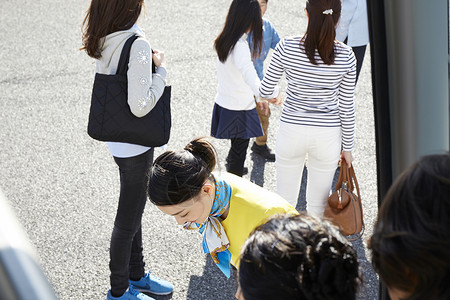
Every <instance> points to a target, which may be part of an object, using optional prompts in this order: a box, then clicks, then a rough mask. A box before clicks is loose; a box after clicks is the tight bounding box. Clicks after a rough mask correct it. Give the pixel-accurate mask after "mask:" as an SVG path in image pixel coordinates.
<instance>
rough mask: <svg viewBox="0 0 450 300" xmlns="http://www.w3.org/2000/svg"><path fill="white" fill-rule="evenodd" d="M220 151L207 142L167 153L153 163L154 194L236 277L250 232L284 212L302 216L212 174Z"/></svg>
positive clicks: (237, 181) (247, 185)
mask: <svg viewBox="0 0 450 300" xmlns="http://www.w3.org/2000/svg"><path fill="white" fill-rule="evenodd" d="M215 166H216V151H215V149H214V147H213V146H212V145H211V144H210V143H209V142H208V141H207V140H206V139H203V138H198V139H195V140H193V141H191V142H190V143H189V144H188V145H187V146H186V147H185V148H184V150H182V151H176V152H175V151H167V152H165V153H163V154H161V155H160V156H159V157H158V158H157V159H156V160H155V162H154V163H153V167H152V169H151V171H150V174H149V177H150V178H149V184H148V196H149V198H150V201H151V202H152V203H153V204H155V205H156V206H157V207H158V208H159V209H160V210H161V211H162V212H163V213H165V214H168V215H171V216H174V217H175V219H176V221H177V223H178V224H180V225H183V226H184V227H185V228H186V229H197V228H198V229H199V232H200V233H201V234H202V235H203V242H202V244H203V245H202V246H203V251H204V252H205V253H210V254H211V257H212V259H213V261H214V262H215V263H216V265H217V266H218V267H219V269H220V270H221V271H222V272H223V273H224V274H225V275H226V276H227V277H229V276H230V263H231V264H233V265H234V266H235V267H237V266H238V264H239V255H240V251H241V246H242V244H243V243H244V242H245V240H246V239H247V237H248V235H249V234H250V232H252V231H253V229H255V228H256V227H257V226H258V225H261V224H263V223H264V222H265V221H266V220H267V219H268V217H270V216H272V215H275V214H278V213H291V214H297V211H296V210H295V209H294V208H293V207H292V206H291V205H290V204H289V203H288V202H287V201H285V200H284V199H282V198H281V197H280V196H278V195H277V194H275V193H272V192H269V191H267V190H265V189H263V188H261V187H259V186H257V185H255V184H253V183H252V182H250V181H248V180H245V179H243V178H240V177H238V176H235V175H233V174H230V173H225V172H223V173H214V174H213V173H212V171H213V170H214V167H215Z"/></svg>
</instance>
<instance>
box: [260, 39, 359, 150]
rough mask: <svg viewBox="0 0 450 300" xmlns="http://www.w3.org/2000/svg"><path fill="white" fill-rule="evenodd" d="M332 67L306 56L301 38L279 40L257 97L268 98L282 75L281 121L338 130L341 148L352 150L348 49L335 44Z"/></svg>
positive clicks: (352, 79) (352, 65) (351, 63)
mask: <svg viewBox="0 0 450 300" xmlns="http://www.w3.org/2000/svg"><path fill="white" fill-rule="evenodd" d="M335 53H336V56H335V60H334V64H332V65H327V64H325V63H323V61H322V59H321V58H320V56H319V54H318V52H316V61H317V63H318V64H317V65H313V64H312V63H311V62H310V61H309V59H308V57H307V56H306V52H305V48H304V45H303V40H302V37H294V38H285V39H282V40H281V41H280V42H279V43H278V45H277V47H276V48H275V50H274V53H273V54H272V59H271V60H270V64H269V67H268V70H267V72H266V74H265V75H264V79H263V81H262V82H261V86H260V94H261V97H263V98H269V97H270V95H271V94H272V92H273V90H274V89H275V87H276V85H277V84H278V82H279V81H280V78H281V75H282V74H283V72H286V81H287V91H286V100H285V102H284V107H283V112H282V114H281V121H282V122H287V123H291V124H297V125H306V126H320V127H341V129H342V148H343V150H345V151H352V150H353V135H354V127H355V110H354V102H353V94H354V88H355V77H356V59H355V56H354V54H353V50H352V48H351V47H349V46H347V45H345V44H343V43H341V42H338V41H335Z"/></svg>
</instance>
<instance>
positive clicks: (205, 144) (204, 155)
mask: <svg viewBox="0 0 450 300" xmlns="http://www.w3.org/2000/svg"><path fill="white" fill-rule="evenodd" d="M184 150H186V151H189V152H191V153H192V154H193V155H194V156H197V157H198V158H200V159H201V160H203V161H204V162H205V163H206V165H207V167H208V171H209V172H212V171H213V170H214V168H215V166H216V156H217V155H216V149H215V148H214V146H213V145H212V144H211V143H210V142H209V141H208V140H207V139H206V138H205V137H200V138H196V139H194V140H192V141H190V142H189V144H187V145H186V147H184Z"/></svg>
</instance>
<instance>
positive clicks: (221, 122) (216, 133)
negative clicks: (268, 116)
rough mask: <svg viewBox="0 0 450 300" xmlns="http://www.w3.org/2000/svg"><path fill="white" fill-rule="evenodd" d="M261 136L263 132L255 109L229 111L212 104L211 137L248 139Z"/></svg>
mask: <svg viewBox="0 0 450 300" xmlns="http://www.w3.org/2000/svg"><path fill="white" fill-rule="evenodd" d="M263 135H264V132H263V130H262V127H261V122H260V121H259V117H258V112H257V111H256V108H254V109H251V110H229V109H226V108H223V107H222V106H220V105H218V104H217V103H214V110H213V116H212V121H211V136H213V137H215V138H217V139H232V138H240V139H250V138H253V137H258V136H263Z"/></svg>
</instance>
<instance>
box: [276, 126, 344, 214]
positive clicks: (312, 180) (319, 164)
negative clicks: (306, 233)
mask: <svg viewBox="0 0 450 300" xmlns="http://www.w3.org/2000/svg"><path fill="white" fill-rule="evenodd" d="M340 153H341V128H340V127H315V126H302V125H293V124H288V123H285V122H280V129H279V130H278V136H277V141H276V148H275V155H276V169H277V193H278V194H279V195H280V196H282V197H283V198H284V199H286V200H287V201H288V202H289V203H290V204H291V205H292V206H294V207H296V205H297V200H298V196H299V190H300V184H301V179H302V173H303V167H304V165H305V158H306V154H308V160H307V168H308V181H307V187H306V210H307V212H308V213H309V214H311V215H315V216H318V217H323V211H324V210H325V205H326V201H327V199H328V196H329V192H330V189H331V184H332V182H333V177H334V173H335V171H336V168H337V164H338V161H339V158H340Z"/></svg>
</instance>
